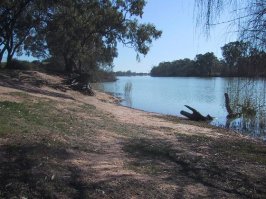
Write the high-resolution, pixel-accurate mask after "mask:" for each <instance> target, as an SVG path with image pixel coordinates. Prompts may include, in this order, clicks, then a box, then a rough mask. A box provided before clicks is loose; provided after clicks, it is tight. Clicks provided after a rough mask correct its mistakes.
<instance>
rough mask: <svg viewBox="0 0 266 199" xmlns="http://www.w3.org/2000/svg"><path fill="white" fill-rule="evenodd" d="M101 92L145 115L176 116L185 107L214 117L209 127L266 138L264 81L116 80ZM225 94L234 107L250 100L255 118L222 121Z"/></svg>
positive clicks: (105, 85) (150, 78)
mask: <svg viewBox="0 0 266 199" xmlns="http://www.w3.org/2000/svg"><path fill="white" fill-rule="evenodd" d="M101 89H102V90H104V91H106V92H110V93H113V94H114V95H116V96H119V97H121V98H122V99H123V101H122V103H121V104H122V105H124V106H128V107H132V108H137V109H141V110H144V111H149V112H156V113H162V114H170V115H177V116H180V111H181V110H187V109H186V107H184V105H189V106H191V107H193V108H195V109H197V110H198V111H200V112H201V113H202V114H203V115H207V114H210V115H211V116H213V117H215V119H214V120H213V121H212V124H214V125H218V126H225V127H230V128H234V129H236V130H239V131H242V132H244V133H248V134H250V135H252V136H259V137H262V138H266V137H265V135H266V128H265V123H266V120H265V107H266V102H265V98H266V81H265V80H260V79H252V80H250V79H240V78H219V77H218V78H195V77H150V76H135V77H119V78H118V80H117V81H116V82H111V83H103V84H101ZM225 92H228V93H229V96H230V97H231V98H232V99H237V101H235V102H234V104H235V107H236V108H237V107H238V108H239V104H243V103H246V102H247V99H252V100H251V101H252V104H253V105H254V107H256V110H257V109H258V110H257V112H256V113H257V114H256V115H253V116H252V117H248V118H243V117H241V118H238V119H235V120H233V121H228V120H227V119H226V115H227V112H226V109H225V105H224V93H225Z"/></svg>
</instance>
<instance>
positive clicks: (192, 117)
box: [180, 105, 213, 121]
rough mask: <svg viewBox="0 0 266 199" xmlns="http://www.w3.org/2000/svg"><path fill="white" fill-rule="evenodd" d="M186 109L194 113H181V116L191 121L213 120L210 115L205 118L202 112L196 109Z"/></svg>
mask: <svg viewBox="0 0 266 199" xmlns="http://www.w3.org/2000/svg"><path fill="white" fill-rule="evenodd" d="M185 107H187V108H188V109H189V110H191V111H192V113H189V112H186V111H183V110H182V111H181V112H180V114H181V115H183V116H185V117H187V118H189V119H190V120H193V121H208V120H213V117H211V116H210V115H207V116H203V115H202V114H201V113H200V112H198V111H197V110H196V109H194V108H192V107H190V106H188V105H185Z"/></svg>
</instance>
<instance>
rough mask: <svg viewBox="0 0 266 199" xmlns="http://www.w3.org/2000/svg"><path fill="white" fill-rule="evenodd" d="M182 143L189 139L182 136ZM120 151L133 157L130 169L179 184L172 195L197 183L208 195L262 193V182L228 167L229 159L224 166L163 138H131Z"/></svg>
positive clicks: (183, 193) (263, 191) (230, 195)
mask: <svg viewBox="0 0 266 199" xmlns="http://www.w3.org/2000/svg"><path fill="white" fill-rule="evenodd" d="M182 142H189V140H186V139H183V140H182ZM195 150H196V149H195ZM124 151H125V152H127V154H128V155H129V157H130V158H132V159H133V160H132V162H130V163H129V165H130V168H131V169H133V170H134V171H136V172H138V173H145V174H148V175H150V176H155V177H156V178H162V179H163V182H164V183H174V184H176V185H177V186H178V187H181V189H180V190H179V191H178V192H176V197H181V198H183V197H184V195H185V192H184V190H185V189H186V187H188V186H192V187H193V186H195V185H199V184H200V185H202V186H203V187H205V188H206V189H207V190H208V192H207V193H206V195H205V196H207V197H211V198H217V197H218V198H219V197H221V196H222V195H225V196H227V197H228V196H229V197H232V196H233V197H241V198H251V197H252V198H256V197H258V198H259V197H260V196H262V195H264V196H265V195H266V192H265V190H264V188H265V183H263V182H254V181H253V182H252V181H251V179H250V178H249V176H247V175H245V174H243V173H241V172H239V171H237V170H236V169H235V168H234V167H230V160H228V165H224V164H221V163H220V162H218V161H217V160H215V159H212V158H211V157H207V158H206V157H204V158H203V157H201V156H198V155H196V154H195V153H193V150H192V153H189V152H188V151H185V149H182V146H181V147H179V148H177V147H173V146H172V144H171V143H170V142H167V141H166V140H164V139H146V138H143V139H136V140H133V141H132V140H131V141H130V142H128V143H127V144H125V145H124ZM256 183H257V186H256V190H255V185H254V184H256ZM263 187H264V188H263Z"/></svg>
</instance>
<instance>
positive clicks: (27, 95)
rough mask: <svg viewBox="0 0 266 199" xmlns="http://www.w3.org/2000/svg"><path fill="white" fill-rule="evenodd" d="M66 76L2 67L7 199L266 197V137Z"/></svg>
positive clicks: (0, 144) (1, 144)
mask: <svg viewBox="0 0 266 199" xmlns="http://www.w3.org/2000/svg"><path fill="white" fill-rule="evenodd" d="M36 80H38V81H36ZM61 81H62V78H61V77H58V76H51V75H47V74H43V73H39V72H27V73H23V72H17V73H16V74H13V76H11V75H10V74H6V73H3V72H2V73H1V80H0V108H1V115H0V116H1V117H0V161H1V166H0V178H1V183H0V185H1V189H0V198H1V197H3V198H10V197H18V198H21V197H26V198H41V197H46V198H202V197H206V198H252V197H253V198H263V197H266V191H265V190H266V146H265V144H264V143H262V142H260V141H258V140H253V139H251V138H247V137H243V136H241V135H238V134H235V133H233V132H230V131H227V130H224V129H219V128H216V127H210V126H206V125H203V124H201V123H193V122H189V121H185V120H182V119H178V118H173V117H168V116H163V115H160V114H155V113H147V112H144V111H140V110H134V109H129V108H126V107H122V106H118V105H117V104H116V102H117V99H116V98H114V97H112V96H110V95H108V94H105V93H101V92H98V91H96V96H95V97H90V96H86V95H83V94H81V93H79V92H76V91H73V90H70V89H66V91H65V89H60V86H58V85H61ZM36 82H38V83H40V82H41V84H38V85H36Z"/></svg>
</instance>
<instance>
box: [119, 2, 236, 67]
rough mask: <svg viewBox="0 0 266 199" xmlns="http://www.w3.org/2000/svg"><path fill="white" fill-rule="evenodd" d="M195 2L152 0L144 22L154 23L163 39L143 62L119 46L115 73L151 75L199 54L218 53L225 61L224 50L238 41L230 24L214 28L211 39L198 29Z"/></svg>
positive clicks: (153, 47) (128, 49)
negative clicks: (163, 64) (160, 67)
mask: <svg viewBox="0 0 266 199" xmlns="http://www.w3.org/2000/svg"><path fill="white" fill-rule="evenodd" d="M194 15H195V13H194V0H148V2H147V5H146V7H145V9H144V14H143V17H142V19H141V20H140V21H141V22H144V23H146V22H150V23H153V24H154V25H155V26H156V27H157V29H159V30H162V31H163V34H162V37H161V38H160V39H158V40H156V41H154V42H153V44H152V47H151V49H150V52H149V53H148V55H146V56H145V57H143V56H141V61H140V62H138V61H137V60H136V53H135V52H134V50H133V49H131V48H126V47H123V46H122V45H119V47H118V53H119V55H118V57H117V58H116V59H115V61H114V65H115V67H114V71H119V70H121V71H126V70H131V71H135V72H149V71H150V69H151V68H152V67H153V66H155V65H158V64H159V63H160V62H162V61H173V60H177V59H183V58H190V59H194V57H195V55H196V54H200V53H206V52H214V54H215V55H216V56H217V57H218V58H221V57H222V55H221V47H222V46H223V45H224V44H225V43H228V42H230V41H235V40H236V36H235V35H234V34H228V33H229V31H228V28H227V25H226V24H225V25H219V26H216V27H215V28H213V29H212V31H211V34H210V36H209V38H208V39H207V38H206V35H205V34H204V33H203V31H202V30H201V29H200V28H197V27H196V19H195V17H194Z"/></svg>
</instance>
